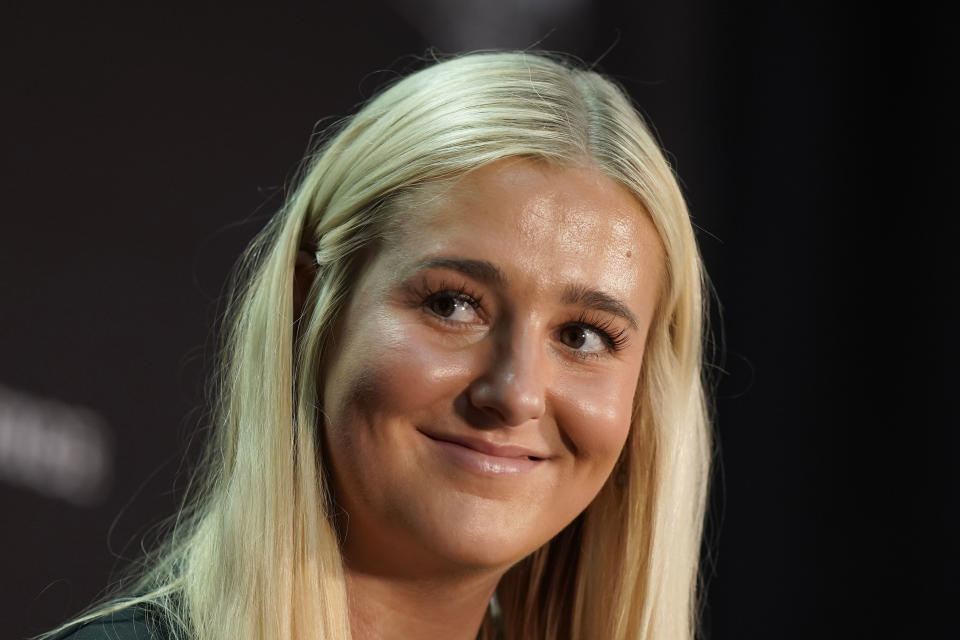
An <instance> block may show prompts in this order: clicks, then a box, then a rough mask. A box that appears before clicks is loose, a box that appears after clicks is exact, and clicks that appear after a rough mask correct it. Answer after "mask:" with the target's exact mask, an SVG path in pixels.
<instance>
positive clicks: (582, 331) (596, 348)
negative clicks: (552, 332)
mask: <svg viewBox="0 0 960 640" xmlns="http://www.w3.org/2000/svg"><path fill="white" fill-rule="evenodd" d="M557 338H558V339H559V340H560V342H562V343H563V344H564V345H565V346H567V347H569V348H571V349H573V350H574V351H577V352H579V353H581V354H587V353H593V354H598V353H601V352H603V351H610V350H611V345H610V338H609V337H608V335H607V333H606V332H605V331H603V330H601V329H598V328H596V327H594V326H591V325H589V324H583V323H575V324H568V325H566V326H564V327H562V328H561V329H560V331H559V333H558V334H557Z"/></svg>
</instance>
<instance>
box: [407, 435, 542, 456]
mask: <svg viewBox="0 0 960 640" xmlns="http://www.w3.org/2000/svg"><path fill="white" fill-rule="evenodd" d="M421 433H423V435H425V436H427V437H428V438H431V439H433V440H440V441H442V442H451V443H453V444H458V445H460V446H461V447H467V448H468V449H473V450H474V451H479V452H480V453H485V454H487V455H488V456H496V457H498V458H535V459H537V460H543V459H545V458H549V457H550V454H549V453H546V452H544V451H540V450H537V449H531V448H529V447H524V446H521V445H518V444H497V443H494V442H488V441H486V440H483V439H481V438H474V437H471V436H462V435H458V434H451V433H433V432H429V431H423V430H421Z"/></svg>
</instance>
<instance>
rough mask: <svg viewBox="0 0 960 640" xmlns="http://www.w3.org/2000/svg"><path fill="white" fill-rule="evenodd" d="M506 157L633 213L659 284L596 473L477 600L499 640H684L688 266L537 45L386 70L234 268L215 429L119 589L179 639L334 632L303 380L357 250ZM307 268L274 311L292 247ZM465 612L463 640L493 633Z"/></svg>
mask: <svg viewBox="0 0 960 640" xmlns="http://www.w3.org/2000/svg"><path fill="white" fill-rule="evenodd" d="M508 157H525V158H535V159H539V160H541V161H543V162H546V163H550V164H553V165H557V166H590V167H593V168H595V169H596V170H598V171H599V172H601V173H603V174H605V175H606V176H609V177H610V178H612V179H614V180H617V181H618V182H620V183H621V184H623V185H625V186H626V187H627V188H628V189H629V190H630V191H631V192H632V193H633V194H634V195H635V196H636V198H637V200H638V201H639V202H640V203H641V204H642V206H643V207H644V209H645V210H646V211H647V212H648V213H649V215H650V217H651V218H652V220H653V222H654V224H655V226H656V228H657V231H658V233H659V236H660V240H661V242H662V243H663V247H664V249H665V254H666V262H667V265H666V267H667V268H666V279H665V280H666V281H665V283H664V287H663V294H662V295H661V300H660V304H659V307H658V309H657V310H656V312H655V316H654V324H653V326H652V327H651V331H650V334H649V336H648V345H647V350H646V354H645V359H644V364H643V367H642V373H641V376H640V379H639V380H638V383H637V388H636V394H635V399H634V414H633V422H632V425H631V429H630V433H629V435H628V438H627V442H626V446H625V448H624V451H623V454H622V456H621V459H620V461H619V462H618V464H617V467H616V470H615V471H614V473H613V474H611V477H610V478H609V479H608V480H607V482H606V483H605V485H604V486H603V487H602V489H601V490H600V493H599V494H598V495H597V497H596V499H595V500H594V501H593V502H592V503H591V504H590V506H589V507H588V508H587V509H586V510H585V511H584V513H582V514H581V515H580V516H579V517H577V518H576V519H575V520H574V521H573V522H572V523H571V524H570V525H569V526H568V527H566V528H565V529H564V530H563V531H561V532H560V533H559V534H558V535H557V536H556V537H555V538H553V539H552V540H551V541H549V542H548V543H546V544H545V545H543V547H541V548H540V549H538V550H536V551H535V552H534V553H532V554H531V555H530V556H528V557H527V558H525V559H524V560H522V561H520V562H519V563H518V564H517V565H516V566H514V567H513V568H512V569H510V570H509V571H508V573H507V574H506V575H505V576H504V577H503V579H502V580H501V582H500V584H499V586H498V589H497V593H498V598H499V601H500V603H501V606H502V608H503V621H504V625H505V630H506V636H507V638H509V639H513V640H521V639H522V640H528V639H563V640H588V639H592V638H604V639H610V640H626V639H628V638H629V639H638V638H646V639H650V640H660V639H663V640H666V639H668V638H669V639H671V640H676V639H691V638H693V637H694V636H695V632H696V617H697V616H696V613H697V595H698V594H697V576H698V560H699V555H700V539H701V534H702V524H703V518H704V510H705V506H706V491H707V477H708V470H709V463H710V429H709V421H708V418H707V411H706V404H705V397H704V391H703V384H702V381H701V359H702V332H703V314H704V311H703V289H704V281H703V270H702V266H701V261H700V257H699V253H698V250H697V246H696V241H695V238H694V234H693V229H692V226H691V223H690V219H689V215H688V212H687V209H686V205H685V203H684V200H683V197H682V194H681V192H680V189H679V187H678V185H677V181H676V179H675V177H674V175H673V172H672V170H671V168H670V166H669V165H668V163H667V161H666V160H665V158H664V156H663V154H662V152H661V150H660V148H659V146H658V144H657V142H656V140H655V139H654V137H653V136H652V135H651V134H650V132H649V130H648V129H647V127H646V126H645V125H644V123H643V121H642V119H641V117H640V116H639V115H638V113H637V111H636V109H634V108H633V106H632V105H631V103H630V101H629V99H628V98H627V97H626V95H625V93H624V92H623V91H622V90H621V89H620V88H619V87H618V86H616V84H615V83H613V82H612V81H610V80H609V79H607V78H604V77H603V76H601V75H599V74H597V73H595V72H593V71H590V70H587V69H583V68H580V67H578V66H577V65H575V64H572V63H570V62H569V61H566V60H563V59H559V58H556V57H551V56H548V55H544V54H532V53H521V52H518V53H510V52H499V53H477V54H470V55H464V56H460V57H456V58H453V59H449V60H446V61H443V62H439V63H436V64H433V65H432V66H429V67H427V68H425V69H423V70H421V71H419V72H416V73H414V74H412V75H409V76H407V77H406V78H404V79H402V80H400V81H398V82H396V83H395V84H393V85H392V86H391V87H389V88H388V89H386V90H385V91H383V92H382V93H381V94H379V95H378V96H376V97H375V98H374V99H372V100H371V101H370V102H369V103H367V104H366V106H364V107H363V108H362V109H361V110H360V111H359V112H358V113H357V114H356V115H354V116H353V117H352V118H349V119H348V120H346V121H344V122H343V123H341V124H340V125H338V126H336V127H335V128H334V130H333V131H332V132H331V134H330V135H329V136H328V137H327V139H326V141H325V142H324V143H323V144H321V145H320V146H319V147H318V148H317V149H316V151H314V152H312V153H311V154H310V155H308V157H307V159H306V160H305V162H304V164H303V167H302V170H301V173H300V176H299V177H298V185H297V187H296V189H295V190H294V191H292V193H291V194H290V196H289V198H288V199H287V201H286V203H285V205H284V206H283V208H282V209H281V211H280V212H279V213H278V214H277V215H276V216H275V217H274V218H273V219H272V220H271V221H270V223H269V224H268V225H267V227H266V228H265V229H264V231H263V232H262V233H261V234H260V235H259V236H258V237H257V238H256V239H255V240H254V242H253V243H252V245H251V246H250V247H249V249H248V250H247V251H246V253H245V254H244V256H243V258H242V260H241V262H240V265H239V267H238V270H237V272H236V276H235V281H234V289H233V294H232V296H231V299H230V302H229V308H228V313H227V316H226V317H227V320H226V322H225V328H224V331H223V332H222V336H223V347H222V350H221V363H220V368H219V372H218V377H217V386H216V389H217V394H216V397H217V402H216V416H215V425H214V427H215V430H214V435H213V437H212V438H211V441H210V443H209V446H208V448H207V452H206V456H205V458H204V461H203V463H202V465H201V469H202V475H201V477H200V480H199V481H198V482H197V483H196V484H195V486H194V487H193V490H192V491H191V492H190V497H189V498H188V499H187V502H185V506H184V508H183V509H182V510H181V513H180V514H179V516H178V517H177V519H176V521H175V524H174V526H173V528H172V532H171V534H170V536H169V538H168V540H167V542H166V544H164V545H163V546H162V547H161V548H159V549H158V550H157V551H156V552H155V553H154V554H153V555H152V556H150V557H149V558H148V560H147V566H148V569H147V571H146V573H145V574H144V575H143V576H142V578H141V579H140V580H139V581H138V582H137V583H136V585H135V586H134V587H132V588H131V589H130V590H129V591H128V593H129V594H130V595H129V596H127V597H125V598H120V599H114V600H112V601H111V602H110V603H109V604H107V605H105V606H101V607H100V608H98V609H96V610H95V611H93V612H92V613H91V614H89V615H87V616H85V617H84V618H83V619H90V618H94V617H96V616H98V615H103V614H104V613H109V612H110V611H113V610H117V609H120V608H123V607H127V606H131V605H134V604H144V605H150V606H152V607H153V608H155V609H158V610H159V611H160V612H161V613H162V615H163V616H164V617H165V618H166V621H167V622H168V623H169V625H170V627H171V628H172V629H173V632H174V633H175V634H176V635H178V636H182V637H186V638H191V639H194V640H226V639H228V638H229V639H231V640H233V639H236V638H262V639H265V640H266V639H270V640H287V639H289V638H323V639H329V640H348V639H349V638H350V628H349V618H348V612H347V598H346V591H345V586H344V574H343V567H342V559H341V555H340V550H339V545H338V539H337V534H336V531H335V528H334V526H333V513H332V501H331V497H330V495H329V486H328V482H327V479H326V477H325V473H324V465H323V460H324V451H323V446H324V437H323V429H324V419H323V415H322V411H321V409H320V396H319V389H322V387H323V380H322V379H320V376H321V375H322V374H321V371H322V367H321V363H322V362H323V361H324V356H325V354H326V353H328V352H329V350H330V349H332V348H335V346H334V345H332V344H331V343H330V336H331V333H332V329H333V325H334V321H335V319H336V317H337V314H338V312H339V311H340V310H341V309H342V307H343V305H344V302H345V301H346V300H347V298H348V297H349V295H350V289H351V284H352V282H354V279H355V276H356V274H357V272H358V269H359V268H360V267H361V266H362V260H363V258H362V256H364V255H365V253H366V252H364V251H362V250H363V249H364V248H367V247H373V246H375V243H377V242H378V241H381V240H383V239H384V238H386V237H387V235H388V233H389V229H390V228H391V227H392V226H393V225H397V224H401V225H402V224H403V220H404V218H403V217H404V215H405V211H404V208H403V207H401V206H398V203H399V202H400V201H401V200H402V199H403V197H404V196H405V195H408V194H411V193H415V192H416V190H417V189H418V188H419V187H420V186H421V185H424V184H427V183H433V182H436V181H439V180H446V179H450V178H453V177H456V176H460V175H463V174H464V173H466V172H468V171H471V170H473V169H477V168H479V167H482V166H484V165H486V164H489V163H491V162H494V161H496V160H499V159H502V158H508ZM304 248H307V249H308V250H309V251H311V252H313V254H314V256H315V258H316V263H317V273H316V276H315V278H314V280H313V284H312V287H311V289H310V290H309V292H308V293H307V295H306V300H305V302H304V304H303V307H302V308H303V312H302V314H300V315H299V316H295V307H294V294H293V290H294V270H295V263H296V259H297V253H298V251H299V250H302V249H304ZM492 633H493V632H492V625H491V624H490V620H489V619H488V620H486V621H485V623H484V625H483V627H482V629H481V637H491V638H492Z"/></svg>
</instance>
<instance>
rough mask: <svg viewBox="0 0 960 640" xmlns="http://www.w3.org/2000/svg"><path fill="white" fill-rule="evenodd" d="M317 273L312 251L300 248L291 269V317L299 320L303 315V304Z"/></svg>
mask: <svg viewBox="0 0 960 640" xmlns="http://www.w3.org/2000/svg"><path fill="white" fill-rule="evenodd" d="M316 275H317V261H316V258H315V257H314V255H313V253H312V252H310V251H306V250H304V249H300V250H299V251H297V261H296V264H295V265H294V270H293V317H294V318H297V319H298V320H299V318H300V316H301V315H303V304H304V303H305V302H306V300H307V294H308V293H309V292H310V287H311V286H313V279H314V277H316Z"/></svg>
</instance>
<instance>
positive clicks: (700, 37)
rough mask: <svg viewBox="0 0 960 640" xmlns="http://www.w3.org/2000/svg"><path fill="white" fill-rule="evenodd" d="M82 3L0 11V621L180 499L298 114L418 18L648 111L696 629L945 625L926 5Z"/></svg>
mask: <svg viewBox="0 0 960 640" xmlns="http://www.w3.org/2000/svg"><path fill="white" fill-rule="evenodd" d="M85 4H86V3H74V4H73V5H67V4H66V3H64V4H63V6H56V5H53V4H49V3H34V2H12V3H6V4H4V5H3V16H2V19H0V36H2V37H0V40H2V44H0V47H2V50H0V52H2V54H3V56H2V60H3V62H2V63H0V64H2V67H0V70H2V87H3V89H2V94H3V99H2V101H0V114H2V127H3V132H4V135H3V145H2V149H3V153H2V163H3V164H2V169H3V173H2V175H3V182H2V189H3V190H2V198H0V207H2V225H0V506H2V516H0V549H2V555H0V563H2V564H0V584H2V589H3V597H2V598H0V620H2V621H3V624H2V627H3V629H4V631H3V635H4V636H7V635H9V637H12V638H13V637H16V638H19V637H24V636H26V635H28V634H35V633H39V632H41V631H43V630H45V629H48V628H50V627H51V626H53V625H55V624H57V623H59V622H61V621H63V620H64V619H65V618H67V617H68V616H70V615H72V614H73V613H75V612H76V611H77V610H78V609H80V608H82V607H83V606H85V605H86V604H88V603H89V602H90V601H91V600H92V599H93V598H94V597H96V595H97V594H98V593H99V592H100V591H101V589H102V588H103V587H104V586H105V585H106V584H107V583H108V579H109V577H110V576H111V575H113V574H114V572H115V571H116V570H119V569H120V568H122V567H124V566H126V565H127V564H128V562H129V561H130V560H132V559H135V558H137V557H138V554H139V547H140V544H141V540H142V539H143V538H144V536H146V538H147V540H149V538H150V534H149V532H150V530H151V527H153V526H154V525H156V524H157V523H158V522H159V521H160V520H161V519H162V518H163V517H165V516H167V515H169V514H171V513H172V512H173V511H174V509H175V506H176V504H177V498H178V496H179V490H180V488H182V486H183V484H184V481H185V478H186V473H185V471H184V465H185V463H184V459H185V457H186V458H187V459H189V458H190V454H189V453H187V452H188V451H196V444H195V443H196V440H197V439H198V438H202V426H203V425H204V408H203V407H204V405H203V395H202V383H203V379H204V375H205V373H204V372H205V367H206V366H207V364H208V363H209V359H208V357H209V353H210V348H209V347H210V344H211V327H212V323H213V320H214V318H215V314H216V312H217V306H216V303H217V298H218V296H219V294H220V292H221V289H222V286H223V283H224V281H225V278H226V276H227V273H228V271H229V268H230V266H231V265H232V263H233V261H234V259H235V258H236V256H237V255H238V254H239V252H240V250H241V249H242V247H243V246H244V244H245V243H246V242H247V241H248V240H249V238H250V237H252V235H253V234H254V233H255V232H256V231H257V230H258V229H259V228H260V226H262V224H263V223H264V221H265V220H266V219H267V217H268V216H269V215H270V214H271V213H272V212H273V211H274V210H275V209H276V208H277V207H278V205H279V203H280V200H281V193H282V188H283V185H284V184H285V181H286V180H287V179H289V177H290V176H291V175H292V173H293V170H294V169H295V167H296V164H297V162H298V161H299V159H300V157H301V155H302V154H303V152H304V150H305V148H306V146H307V143H308V140H309V138H310V136H311V133H312V132H313V131H315V130H317V129H318V128H319V127H322V124H323V122H328V120H324V121H323V122H320V121H321V119H323V118H329V117H338V116H343V115H346V114H348V113H350V112H351V111H352V110H353V109H354V107H355V105H357V104H358V103H359V102H360V101H362V100H363V99H365V98H367V97H369V96H370V95H371V94H372V93H373V92H374V91H375V90H376V89H377V88H378V87H379V86H381V85H382V84H383V83H384V82H386V81H388V80H389V79H391V78H393V77H395V76H396V74H397V73H398V72H403V71H405V70H407V69H410V68H414V67H416V66H417V64H416V62H415V60H414V59H413V58H412V57H411V55H410V54H423V53H424V52H426V51H427V48H428V47H430V46H435V47H437V48H439V49H440V50H441V51H446V52H454V51H462V50H470V49H475V48H486V47H504V46H506V47H526V46H529V45H531V44H533V43H535V42H537V41H541V42H540V46H542V47H543V48H547V49H553V50H560V51H566V52H569V53H574V54H577V55H579V56H581V57H582V58H584V59H586V60H588V61H594V60H596V59H598V58H601V57H602V61H601V63H600V65H599V68H600V69H601V70H603V71H605V72H607V73H609V74H611V75H613V76H614V77H616V78H618V79H619V80H620V81H621V82H622V83H623V84H624V85H625V86H626V87H627V89H628V90H629V91H630V92H631V94H632V95H633V96H634V98H635V99H636V100H637V102H638V104H639V105H640V106H641V108H642V109H643V111H644V112H645V113H646V114H647V115H648V116H649V118H650V120H651V121H652V122H653V123H654V125H655V127H656V130H657V132H658V133H659V136H660V137H661V139H662V141H663V143H664V145H665V147H666V148H667V149H668V151H669V152H670V155H671V157H672V159H673V161H674V163H675V166H676V168H677V170H678V172H679V174H680V176H681V179H682V182H683V185H684V188H685V192H686V194H687V197H688V199H689V203H690V206H691V211H692V213H693V216H694V220H695V223H696V225H697V227H698V229H699V239H700V243H701V247H702V250H703V253H704V256H705V259H706V262H707V266H708V270H709V272H710V274H711V277H712V279H713V282H714V285H715V288H716V292H717V296H718V299H719V304H717V305H715V307H716V308H722V314H723V323H722V324H721V323H720V322H719V320H715V323H714V332H715V335H716V338H717V341H718V342H722V343H723V345H724V346H725V351H724V354H725V355H723V356H722V357H721V356H719V355H718V356H717V358H716V359H715V361H714V364H715V371H716V377H717V378H718V380H719V388H718V393H717V411H718V420H717V432H718V434H719V442H720V447H721V453H722V464H721V465H720V466H719V467H718V471H717V474H716V481H715V484H714V498H713V507H712V511H711V518H710V520H711V524H710V528H709V532H708V533H709V535H708V537H709V541H708V552H707V558H706V560H705V562H706V565H705V566H706V571H705V576H706V578H707V581H708V582H707V584H708V591H707V594H708V606H707V609H706V612H705V624H704V628H705V631H706V632H707V634H708V636H709V637H711V638H715V639H717V640H721V639H728V638H730V639H732V638H809V637H830V638H847V637H891V638H894V637H896V638H900V637H913V638H921V637H923V638H927V637H947V635H948V631H947V630H948V629H951V628H953V627H955V625H954V624H952V621H951V620H948V619H947V614H948V612H949V610H950V609H949V607H947V606H946V605H947V603H948V602H951V601H954V600H955V598H954V596H955V595H956V592H957V590H956V588H955V586H954V575H955V573H956V569H957V566H956V553H955V551H954V548H953V545H954V544H955V542H956V539H957V515H956V509H957V504H956V496H957V474H956V473H955V471H954V469H953V465H954V462H955V460H956V459H957V449H958V444H957V435H956V418H955V410H954V395H953V389H954V387H955V386H956V383H957V382H958V375H957V369H956V366H955V365H954V363H955V362H956V360H957V357H958V355H960V353H958V351H960V349H958V339H957V333H956V327H957V324H958V322H957V321H958V314H957V305H956V290H957V287H956V284H955V276H956V275H957V273H956V266H955V258H954V255H955V253H956V248H955V247H956V238H957V231H958V223H957V207H956V204H955V198H954V195H953V185H954V182H955V171H956V161H955V149H956V143H957V136H956V133H957V125H956V113H957V107H958V105H957V101H956V98H955V97H954V96H953V92H952V91H950V89H951V88H953V87H951V86H950V85H951V84H953V83H955V75H956V69H957V64H956V63H957V57H956V46H955V44H954V41H955V38H956V33H957V25H956V23H955V22H951V21H950V20H949V19H948V17H947V15H946V11H945V10H940V9H938V8H936V6H935V5H930V6H927V5H925V4H920V3H914V4H911V5H909V6H906V5H904V6H898V9H897V11H896V12H891V13H884V12H882V11H881V10H879V9H876V8H873V9H870V10H869V11H867V10H862V11H861V10H858V9H854V8H847V7H843V6H841V5H840V4H839V3H835V4H830V5H824V6H817V5H813V4H810V3H794V4H795V5H796V6H792V5H791V4H790V3H777V2H763V3H760V2H758V3H754V4H749V3H734V4H730V3H711V2H704V1H701V2H668V1H656V2H630V3H627V2H622V3H618V2H604V1H599V0H598V1H593V2H591V1H589V0H562V1H561V0H555V1H554V2H552V3H551V2H547V1H546V0H525V1H521V0H513V1H512V2H511V1H503V2H494V1H492V0H490V1H488V2H477V1H469V2H462V3H453V2H447V3H443V2H439V0H438V1H436V2H432V1H431V2H414V1H413V0H409V1H408V0H394V1H393V2H386V1H380V2H377V1H373V0H365V1H360V0H357V1H355V2H349V3H337V4H336V5H335V6H334V5H333V3H330V4H329V5H328V4H326V3H313V4H309V5H307V4H297V5H292V4H291V5H288V6H287V7H277V6H275V7H273V8H270V9H243V10H237V9H234V10H231V11H229V12H227V11H225V10H220V9H213V8H209V9H198V8H193V9H190V10H182V11H178V10H175V9H171V8H164V9H157V10H153V11H151V10H146V9H143V8H131V7H129V6H124V5H118V6H117V7H113V8H103V7H102V5H101V6H100V8H96V9H91V8H89V7H87V6H83V5H85ZM604 54H605V55H604ZM37 434H40V435H39V436H38V435H37ZM191 443H193V444H192V445H191ZM83 447H87V449H84V448H83ZM91 452H93V453H91ZM96 452H100V454H101V455H102V456H103V459H102V464H100V465H96V464H93V463H90V464H88V465H87V466H85V467H76V466H70V465H71V462H70V461H71V460H87V461H89V460H94V461H95V460H96V455H94V454H95V453H96ZM58 465H59V466H58ZM58 473H59V474H60V475H59V476H58V475H57V474H58ZM71 474H73V475H71ZM84 474H86V475H84ZM51 478H52V479H51ZM57 478H59V480H57ZM81 480H82V481H83V482H86V483H87V484H83V482H81ZM77 483H80V484H77ZM81 485H82V487H83V488H82V490H80V489H77V488H76V487H77V486H81Z"/></svg>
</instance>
